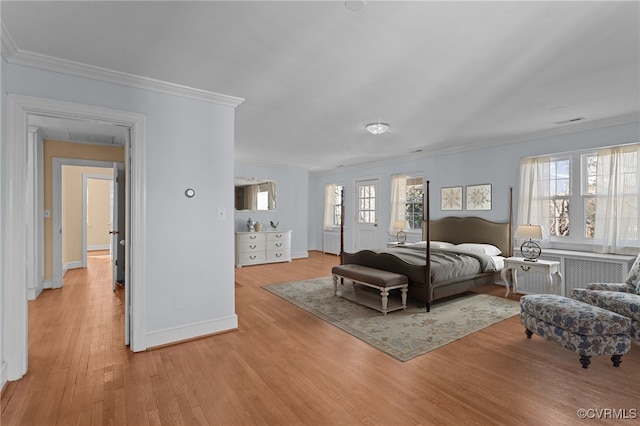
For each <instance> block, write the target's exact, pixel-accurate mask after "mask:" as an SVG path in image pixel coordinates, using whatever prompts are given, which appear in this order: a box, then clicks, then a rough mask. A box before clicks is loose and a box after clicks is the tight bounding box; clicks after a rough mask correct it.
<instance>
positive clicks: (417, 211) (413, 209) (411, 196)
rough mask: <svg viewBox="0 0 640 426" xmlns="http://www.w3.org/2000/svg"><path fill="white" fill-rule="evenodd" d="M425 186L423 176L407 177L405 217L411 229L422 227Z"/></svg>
mask: <svg viewBox="0 0 640 426" xmlns="http://www.w3.org/2000/svg"><path fill="white" fill-rule="evenodd" d="M423 188H424V183H423V181H422V176H417V177H409V178H407V196H406V197H407V198H406V204H405V209H406V210H405V219H406V220H407V222H408V223H409V229H422V203H423V192H422V191H423Z"/></svg>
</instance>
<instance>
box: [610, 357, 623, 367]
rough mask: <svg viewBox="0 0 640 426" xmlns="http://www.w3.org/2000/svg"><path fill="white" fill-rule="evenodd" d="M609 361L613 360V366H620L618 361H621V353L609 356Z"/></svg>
mask: <svg viewBox="0 0 640 426" xmlns="http://www.w3.org/2000/svg"><path fill="white" fill-rule="evenodd" d="M611 362H613V366H614V367H620V363H621V362H622V355H614V356H612V357H611Z"/></svg>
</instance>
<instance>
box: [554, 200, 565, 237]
mask: <svg viewBox="0 0 640 426" xmlns="http://www.w3.org/2000/svg"><path fill="white" fill-rule="evenodd" d="M549 209H550V211H549V218H550V219H549V220H550V221H551V223H550V224H549V235H551V236H556V237H568V236H569V199H568V198H556V199H552V200H550V204H549Z"/></svg>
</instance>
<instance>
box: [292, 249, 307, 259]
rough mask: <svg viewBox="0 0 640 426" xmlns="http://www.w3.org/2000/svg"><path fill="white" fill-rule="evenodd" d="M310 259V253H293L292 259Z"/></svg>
mask: <svg viewBox="0 0 640 426" xmlns="http://www.w3.org/2000/svg"><path fill="white" fill-rule="evenodd" d="M308 257H309V252H308V251H303V252H300V253H291V259H306V258H308Z"/></svg>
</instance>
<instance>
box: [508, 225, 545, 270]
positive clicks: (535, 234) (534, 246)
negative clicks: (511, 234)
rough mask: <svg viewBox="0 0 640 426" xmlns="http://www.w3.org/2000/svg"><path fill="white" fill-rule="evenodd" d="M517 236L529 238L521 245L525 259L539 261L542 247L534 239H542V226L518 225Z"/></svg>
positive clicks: (521, 251)
mask: <svg viewBox="0 0 640 426" xmlns="http://www.w3.org/2000/svg"><path fill="white" fill-rule="evenodd" d="M515 237H516V238H527V240H526V241H525V242H524V243H522V245H521V246H520V253H521V254H522V257H524V258H525V260H527V261H529V262H537V261H538V258H539V257H540V254H541V253H542V249H541V248H540V246H539V245H538V243H536V242H535V241H533V240H534V239H536V240H541V239H542V226H540V225H518V229H516V234H515Z"/></svg>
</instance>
